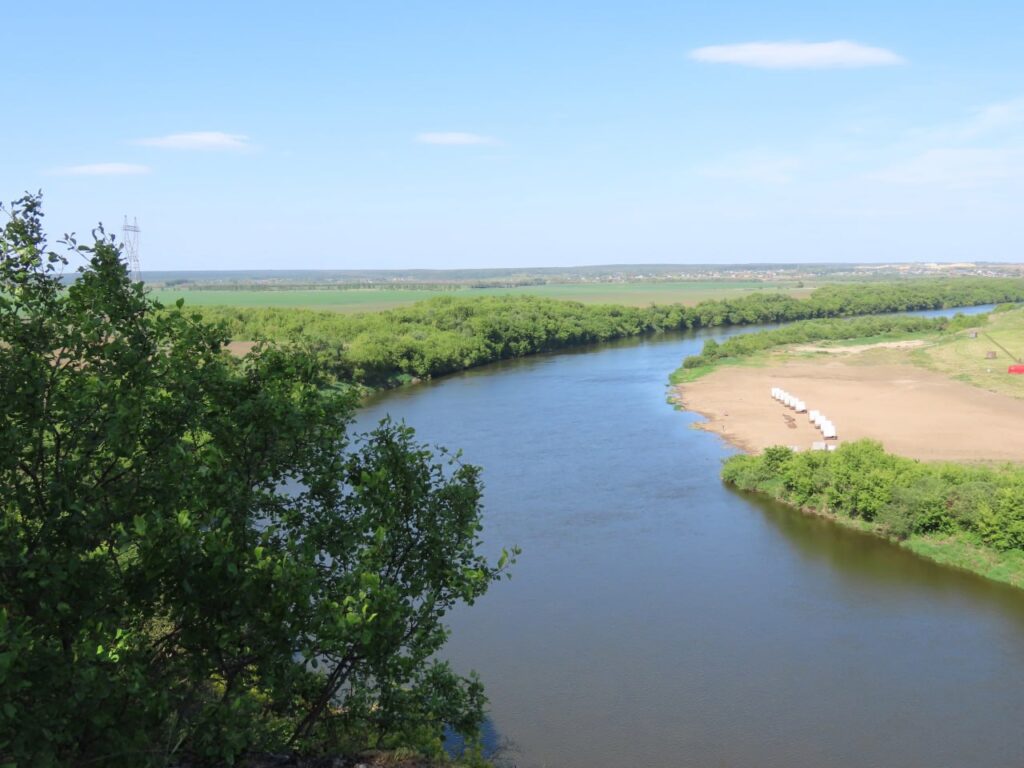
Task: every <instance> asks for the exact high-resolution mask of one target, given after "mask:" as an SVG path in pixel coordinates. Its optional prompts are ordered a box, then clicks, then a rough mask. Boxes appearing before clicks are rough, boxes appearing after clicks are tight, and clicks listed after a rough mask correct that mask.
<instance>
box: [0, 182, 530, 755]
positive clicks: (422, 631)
mask: <svg viewBox="0 0 1024 768" xmlns="http://www.w3.org/2000/svg"><path fill="white" fill-rule="evenodd" d="M8 213H9V221H8V222H7V223H6V225H5V226H4V228H3V230H2V232H0V394H2V397H3V402H4V413H3V421H2V426H0V488H2V503H3V509H2V515H0V764H10V763H13V764H17V765H23V766H30V765H31V766H46V765H65V764H107V765H161V764H166V763H167V762H168V761H169V760H171V759H177V758H178V757H180V756H182V755H184V756H188V757H190V759H192V760H195V761H207V762H210V763H218V764H223V763H230V762H233V761H236V760H238V759H239V758H240V757H242V756H244V755H245V754H246V753H247V752H252V751H262V750H284V749H294V750H298V751H307V752H309V751H312V752H318V751H325V750H337V751H345V750H350V749H353V750H354V749H360V748H364V747H366V746H368V745H370V746H372V745H387V744H401V745H405V746H409V745H412V746H416V747H421V748H426V749H434V750H436V749H439V748H440V739H441V734H442V732H443V729H444V727H445V726H451V727H455V728H457V729H460V730H461V731H463V732H465V733H467V734H470V735H471V734H472V733H473V732H474V730H475V729H476V728H477V727H478V726H479V724H480V721H481V718H482V713H483V706H484V697H483V693H482V689H481V686H480V684H479V682H478V681H477V680H475V679H474V678H463V677H460V676H458V675H456V674H455V673H454V672H453V671H452V670H451V669H450V668H449V667H448V666H447V665H446V664H443V663H440V662H437V661H435V660H434V657H435V654H436V653H437V651H438V650H439V649H440V648H441V647H442V645H443V643H444V641H445V638H446V629H445V627H444V624H443V623H442V619H443V617H444V616H445V614H446V613H447V612H448V611H449V610H451V609H452V607H453V606H455V605H456V604H458V603H472V602H473V601H474V600H475V599H477V598H478V597H480V596H481V595H482V594H483V593H484V592H485V591H486V589H487V588H488V585H489V584H490V583H492V582H493V581H494V580H495V579H497V578H499V576H500V574H501V573H502V572H503V571H504V570H505V568H506V567H507V565H508V563H507V562H506V560H507V556H505V557H503V558H502V560H501V561H500V562H499V563H497V564H494V565H492V564H489V563H488V562H487V561H486V560H485V559H484V558H483V557H482V556H480V555H479V554H478V552H477V550H478V545H479V543H480V540H479V533H480V530H481V527H480V493H481V487H480V480H479V473H478V470H477V469H476V468H475V467H473V466H469V465H464V464H462V463H461V462H460V461H458V457H457V456H447V457H446V458H443V459H441V460H439V459H437V458H435V456H434V454H433V453H432V452H431V451H430V450H428V449H426V448H425V447H423V446H421V445H419V444H418V443H417V442H416V440H415V436H414V434H413V433H412V430H411V429H409V428H407V427H405V426H403V425H398V424H393V423H389V422H384V423H382V424H381V425H380V427H379V428H377V429H376V430H374V431H373V432H371V433H369V434H366V435H362V436H358V437H353V436H351V435H350V434H349V425H350V420H351V416H352V413H353V408H354V399H353V396H352V395H351V394H350V392H349V391H348V390H347V389H346V388H345V387H343V386H339V385H338V383H337V382H336V381H335V380H334V379H333V378H331V377H329V376H328V375H327V374H326V373H325V371H324V370H323V368H322V367H321V366H320V365H319V364H318V362H317V358H316V356H315V355H314V354H312V353H310V352H309V351H307V350H303V349H300V348H298V347H294V348H288V349H278V348H275V347H273V346H269V345H259V346H257V348H256V349H254V350H253V352H252V353H251V354H249V355H247V356H246V357H245V358H244V359H238V358H234V357H232V356H231V355H228V354H226V353H225V352H224V351H223V350H224V344H225V342H226V341H227V337H226V335H225V333H224V331H223V329H222V328H220V327H218V326H216V325H213V324H210V323H208V322H206V321H204V320H203V319H202V318H201V317H200V316H199V315H196V314H190V313H187V312H185V311H183V308H182V306H181V303H180V302H179V305H178V306H176V307H171V308H166V309H165V308H161V307H159V305H157V304H155V303H154V302H152V301H151V300H149V299H148V298H147V297H146V295H145V294H144V292H143V290H142V287H141V285H139V284H134V283H132V282H131V281H130V280H129V278H128V275H127V273H126V270H125V266H124V264H123V263H122V262H121V260H120V253H119V249H118V248H117V247H116V246H115V244H114V242H113V240H112V238H108V237H106V236H105V235H104V234H103V233H102V230H100V231H98V232H97V233H95V238H94V240H95V242H93V243H92V244H90V245H78V244H77V243H76V242H75V241H74V240H73V239H70V238H69V239H68V240H67V244H68V245H69V246H70V253H69V254H68V255H58V254H57V253H54V252H52V251H50V250H48V248H47V245H46V242H45V240H44V237H43V230H42V220H41V216H42V214H41V211H40V200H39V198H38V197H36V196H29V197H26V198H24V199H22V200H20V201H18V202H17V203H15V204H13V205H12V206H11V207H10V209H9V211H8ZM69 257H75V258H82V259H83V260H84V262H85V263H84V265H83V266H82V267H80V268H79V274H78V276H77V279H76V280H75V281H74V282H73V283H72V284H71V285H70V286H67V285H66V284H65V283H64V281H63V280H62V279H61V271H62V270H63V269H64V267H65V265H66V264H67V263H68V259H69ZM513 554H514V553H513Z"/></svg>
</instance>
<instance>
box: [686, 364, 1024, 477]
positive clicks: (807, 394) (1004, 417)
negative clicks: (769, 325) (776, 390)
mask: <svg viewBox="0 0 1024 768" xmlns="http://www.w3.org/2000/svg"><path fill="white" fill-rule="evenodd" d="M775 386H778V387H782V388H783V389H785V390H786V391H788V392H790V393H791V394H793V395H795V396H797V397H799V398H801V399H803V400H804V401H806V403H807V407H808V408H809V409H817V410H820V411H822V412H823V413H825V414H826V415H827V416H828V417H829V418H830V419H831V420H832V421H833V422H834V423H835V425H836V428H837V430H838V432H839V438H840V442H842V441H848V440H858V439H860V438H865V437H870V438H873V439H875V440H879V441H881V442H882V443H883V444H884V445H885V447H886V448H887V449H888V450H890V451H892V452H893V453H897V454H900V455H903V456H911V457H914V458H918V459H928V460H940V459H945V460H956V461H978V460H998V461H1024V400H1018V399H1015V398H1012V397H1008V396H1006V395H1000V394H996V393H994V392H988V391H986V390H982V389H978V388H977V387H972V386H970V385H968V384H963V383H961V382H958V381H953V380H951V379H949V378H947V377H945V376H942V375H941V374H937V373H933V372H931V371H927V370H924V369H921V368H915V367H913V366H909V365H848V364H846V363H844V362H842V361H841V360H840V359H831V360H828V361H821V362H815V363H787V364H783V365H778V366H775V367H771V368H746V367H727V368H722V369H720V370H718V371H715V372H714V373H712V374H710V375H708V376H706V377H704V378H702V379H700V380H698V381H696V382H694V383H692V384H685V385H682V386H680V387H679V388H678V393H679V397H680V400H681V402H682V403H683V405H684V406H685V407H686V408H687V409H688V410H692V411H696V412H697V413H700V414H702V415H703V416H705V417H707V419H708V421H707V422H706V423H703V424H701V425H700V426H701V427H702V428H704V429H707V430H709V431H711V432H715V433H717V434H719V435H722V437H724V438H725V439H726V440H728V441H729V442H731V443H733V444H735V445H737V446H739V447H741V448H744V449H745V450H752V451H759V450H762V449H764V448H766V447H768V446H770V445H792V446H798V447H800V448H801V449H807V448H809V447H810V445H811V443H812V442H813V441H816V440H821V439H822V438H821V435H820V433H819V432H818V431H817V429H815V428H814V427H813V425H811V424H810V423H809V421H808V419H807V416H806V414H794V413H793V411H791V410H789V409H787V408H786V407H785V406H783V405H782V404H780V403H778V402H776V401H775V400H773V399H772V398H771V394H770V393H771V388H772V387H775ZM787 417H788V418H787Z"/></svg>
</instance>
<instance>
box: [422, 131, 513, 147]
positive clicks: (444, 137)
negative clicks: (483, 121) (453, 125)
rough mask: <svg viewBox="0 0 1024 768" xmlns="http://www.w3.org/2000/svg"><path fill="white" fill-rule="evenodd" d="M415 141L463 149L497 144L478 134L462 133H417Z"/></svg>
mask: <svg viewBox="0 0 1024 768" xmlns="http://www.w3.org/2000/svg"><path fill="white" fill-rule="evenodd" d="M416 141H417V142H418V143H420V144H439V145H443V146H449V147H465V146H471V145H479V144H498V143H499V142H498V140H497V139H495V138H493V137H491V136H481V135H480V134H479V133H463V132H461V131H441V132H438V133H418V134H416Z"/></svg>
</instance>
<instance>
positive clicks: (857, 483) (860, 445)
mask: <svg viewBox="0 0 1024 768" xmlns="http://www.w3.org/2000/svg"><path fill="white" fill-rule="evenodd" d="M722 480H723V481H724V482H726V483H727V484H729V485H732V486H735V487H737V488H739V489H741V490H745V491H754V492H757V493H761V494H764V495H767V496H771V497H772V498H774V499H776V500H778V501H781V502H783V503H785V504H788V505H790V506H793V507H796V508H798V509H801V510H804V511H807V512H812V513H815V514H821V515H825V516H828V517H831V518H833V519H834V520H836V521H837V522H840V523H844V524H847V525H850V526H852V527H856V528H861V529H864V530H868V531H871V532H873V533H875V534H877V535H880V536H884V537H886V538H889V539H891V540H894V541H897V542H899V543H900V544H901V545H902V546H904V547H906V548H908V549H910V550H911V551H913V552H916V553H917V554H920V555H922V556H924V557H927V558H929V559H931V560H935V561H937V562H940V563H943V564H946V565H953V566H957V567H960V568H964V569H966V570H970V571H974V572H975V573H979V574H981V575H983V576H985V577H987V578H991V579H994V580H996V581H1003V582H1006V583H1008V584H1012V585H1014V586H1017V587H1024V467H1020V466H1013V465H1007V466H1001V467H986V466H968V465H962V464H953V463H930V462H921V461H916V460H914V459H907V458H903V457H901V456H895V455H893V454H891V453H887V452H886V451H885V450H884V449H883V448H882V445H881V444H880V443H877V442H875V441H873V440H859V441H856V442H853V443H846V444H844V445H841V446H840V447H839V449H838V450H837V451H835V452H825V451H808V452H794V451H792V450H790V449H789V448H785V447H782V446H775V447H772V448H768V449H766V450H765V451H764V452H763V453H762V454H760V455H756V456H755V455H747V454H739V455H736V456H733V457H731V458H729V459H728V460H727V461H726V462H725V465H724V467H723V469H722Z"/></svg>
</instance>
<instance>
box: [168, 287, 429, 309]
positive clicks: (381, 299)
mask: <svg viewBox="0 0 1024 768" xmlns="http://www.w3.org/2000/svg"><path fill="white" fill-rule="evenodd" d="M150 295H152V296H153V298H155V299H158V300H159V301H161V302H163V303H164V304H173V303H174V302H175V301H176V300H177V299H179V298H183V299H185V303H186V305H187V306H193V307H209V306H227V307H274V308H281V307H285V308H295V309H320V310H332V311H335V312H376V311H378V310H382V309H391V308H393V307H398V306H401V305H403V304H413V303H415V302H417V301H423V300H424V299H430V298H433V297H434V296H440V295H442V293H441V292H440V291H427V290H404V289H390V288H380V289H378V288H367V289H349V290H331V289H323V290H309V289H305V290H291V289H281V290H237V291H218V290H201V291H195V290H188V289H182V288H162V289H156V290H153V291H151V292H150Z"/></svg>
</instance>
